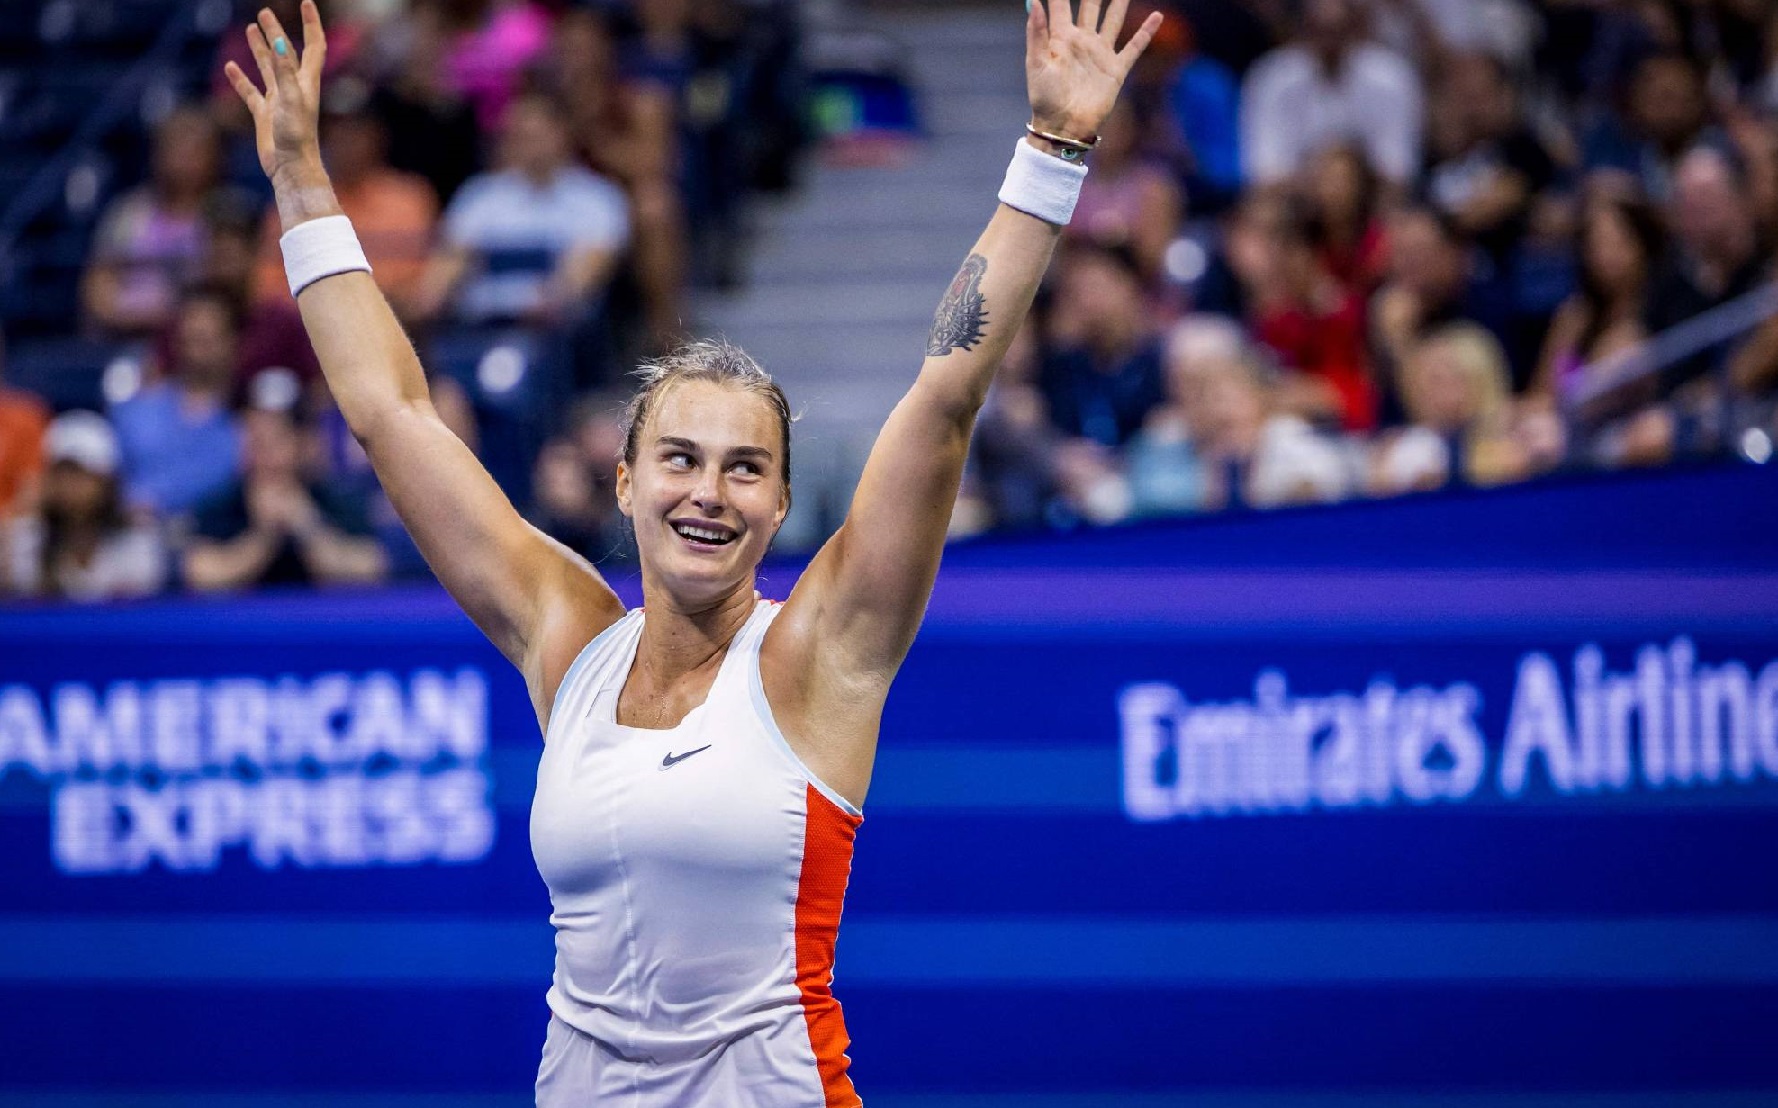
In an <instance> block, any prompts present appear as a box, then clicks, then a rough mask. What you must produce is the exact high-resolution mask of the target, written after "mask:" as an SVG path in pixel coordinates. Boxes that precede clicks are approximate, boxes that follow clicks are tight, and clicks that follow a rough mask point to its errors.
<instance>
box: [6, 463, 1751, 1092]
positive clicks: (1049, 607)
mask: <svg viewBox="0 0 1778 1108" xmlns="http://www.w3.org/2000/svg"><path fill="white" fill-rule="evenodd" d="M1746 472H1747V471H1728V474H1727V476H1726V477H1725V476H1724V474H1722V473H1710V472H1704V473H1698V474H1693V475H1690V477H1689V478H1686V477H1683V476H1682V477H1681V478H1680V480H1681V481H1682V482H1683V481H1684V480H1688V479H1689V480H1690V481H1691V482H1693V483H1692V484H1691V485H1690V486H1689V488H1687V489H1681V490H1679V491H1675V492H1674V493H1673V495H1674V496H1676V497H1682V498H1683V499H1684V500H1685V501H1686V503H1688V505H1690V506H1691V507H1690V508H1689V509H1688V510H1690V511H1692V512H1693V513H1694V516H1696V517H1697V518H1700V519H1702V520H1703V521H1704V522H1703V523H1701V524H1700V527H1699V529H1698V530H1697V531H1695V532H1694V534H1696V535H1704V534H1712V535H1715V536H1716V537H1717V538H1718V539H1720V540H1721V541H1720V542H1716V543H1714V544H1712V543H1706V542H1704V541H1703V540H1699V548H1698V550H1697V556H1696V558H1695V559H1694V560H1695V562H1696V564H1695V565H1691V566H1687V565H1684V564H1678V563H1679V561H1680V559H1679V558H1678V557H1677V556H1676V552H1678V551H1680V549H1681V548H1680V547H1677V546H1675V545H1674V544H1673V542H1672V539H1671V536H1669V535H1667V534H1665V533H1664V532H1656V533H1657V540H1656V541H1654V542H1653V543H1652V544H1651V545H1649V546H1647V547H1644V548H1642V549H1643V551H1644V554H1645V555H1646V556H1640V557H1639V556H1637V553H1636V549H1637V544H1636V538H1635V534H1636V532H1637V529H1638V528H1639V527H1641V524H1640V523H1639V522H1638V521H1637V519H1636V517H1635V516H1634V515H1631V514H1624V515H1620V516H1619V517H1618V521H1619V522H1618V527H1619V530H1618V531H1617V532H1614V533H1610V534H1604V533H1597V532H1595V534H1594V539H1593V541H1594V542H1596V543H1597V544H1598V545H1599V546H1600V547H1601V549H1602V550H1609V552H1610V555H1609V556H1606V557H1601V559H1600V562H1599V564H1598V565H1593V566H1587V565H1584V564H1579V563H1581V562H1583V561H1584V558H1583V557H1582V550H1581V548H1580V547H1578V546H1577V547H1575V548H1572V549H1567V552H1566V553H1565V554H1564V555H1563V556H1561V557H1553V556H1552V558H1551V559H1550V564H1549V565H1539V555H1538V549H1537V544H1538V543H1539V541H1540V536H1539V534H1538V533H1537V532H1536V531H1535V530H1534V529H1532V528H1531V527H1530V525H1528V524H1527V523H1526V518H1527V517H1528V516H1536V515H1538V513H1544V512H1547V510H1548V504H1547V498H1548V497H1550V496H1551V495H1556V494H1552V493H1551V492H1550V491H1549V490H1541V491H1540V490H1526V491H1525V492H1524V493H1523V495H1522V496H1521V495H1519V494H1512V493H1505V494H1499V495H1496V496H1494V497H1460V498H1456V499H1455V500H1447V499H1444V498H1432V499H1429V500H1426V501H1422V502H1421V503H1420V505H1419V507H1418V510H1419V511H1422V512H1425V513H1430V514H1432V515H1443V516H1447V517H1451V518H1457V517H1464V518H1468V515H1486V518H1475V519H1469V522H1466V523H1464V524H1463V526H1464V527H1467V528H1469V529H1471V530H1472V531H1473V532H1474V533H1476V534H1483V533H1488V534H1495V533H1516V534H1518V535H1519V536H1520V540H1519V541H1520V543H1521V544H1522V546H1523V548H1524V551H1523V555H1522V558H1521V559H1519V560H1517V561H1515V560H1514V559H1513V558H1511V557H1507V556H1504V555H1505V554H1506V553H1509V552H1510V549H1509V544H1506V543H1505V542H1504V541H1502V542H1500V543H1499V544H1498V545H1497V548H1496V550H1497V553H1496V554H1495V555H1494V556H1489V557H1479V558H1464V559H1459V558H1447V557H1443V556H1437V555H1433V554H1429V555H1428V556H1427V557H1424V558H1422V559H1420V560H1418V561H1415V560H1414V559H1412V558H1410V557H1407V556H1406V554H1405V553H1404V548H1407V547H1411V546H1412V544H1413V543H1414V542H1415V541H1417V540H1416V535H1415V534H1414V533H1413V531H1412V529H1411V528H1409V529H1404V530H1403V531H1401V532H1399V533H1398V534H1397V540H1398V541H1397V542H1396V544H1395V545H1394V546H1393V547H1391V556H1390V557H1389V558H1387V559H1380V560H1379V561H1378V562H1377V563H1376V564H1366V562H1365V560H1364V559H1362V558H1358V557H1353V558H1351V559H1349V560H1346V561H1344V562H1338V561H1334V562H1330V561H1329V560H1328V552H1329V551H1337V550H1340V549H1342V547H1341V544H1342V543H1344V544H1346V548H1348V549H1351V548H1354V547H1357V546H1361V545H1363V544H1366V543H1374V542H1375V541H1376V536H1375V534H1374V530H1373V528H1374V526H1375V524H1376V522H1377V520H1378V518H1379V517H1378V516H1377V515H1374V514H1368V513H1367V511H1366V510H1365V509H1364V508H1362V507H1361V508H1359V509H1355V510H1353V511H1349V512H1343V513H1342V512H1330V513H1313V514H1312V515H1313V517H1314V518H1318V519H1319V520H1321V522H1320V523H1319V524H1312V523H1310V522H1308V521H1306V519H1305V517H1303V516H1297V515H1292V516H1282V517H1254V518H1250V519H1248V520H1246V521H1234V522H1232V523H1231V522H1228V521H1222V522H1215V523H1211V524H1205V525H1192V524H1178V525H1171V526H1151V527H1143V528H1136V529H1132V530H1130V531H1128V532H1117V533H1113V534H1109V535H1094V536H1082V537H1079V538H1075V539H1059V540H1057V539H1046V540H1031V541H1029V542H1026V543H1023V544H1021V543H1013V542H1005V541H996V542H994V543H989V544H981V545H979V546H976V547H965V548H961V549H959V550H958V551H956V552H955V556H954V557H952V558H951V559H950V560H949V563H948V566H947V569H946V571H945V572H944V574H943V575H941V578H940V582H939V586H938V590H937V592H936V594H935V596H934V598H933V601H932V605H931V608H930V610H929V613H928V617H927V621H926V625H925V628H924V630H923V631H922V633H921V636H920V639H919V641H918V643H917V644H916V646H915V648H914V651H913V653H912V654H911V656H910V657H909V659H908V661H907V664H906V666H905V667H904V669H903V671H902V673H901V675H900V677H899V678H898V680H897V683H896V687H895V692H894V693H893V695H892V697H891V701H890V706H889V710H888V712H887V715H886V718H885V720H884V727H883V745H882V752H881V755H880V758H879V764H878V772H877V776H876V779H875V781H874V782H873V785H872V789H871V794H870V798H869V802H868V803H867V805H866V820H865V824H864V826H863V828H862V829H861V831H860V836H859V841H858V847H857V854H856V858H855V863H854V872H853V878H852V884H851V888H850V892H849V895H848V900H847V907H846V917H845V923H844V925H843V927H842V930H841V935H840V944H839V955H838V968H837V980H836V984H835V992H836V995H837V996H838V997H839V998H840V1000H841V1002H842V1003H843V1004H844V1005H845V1008H846V1013H847V1020H848V1024H849V1026H850V1029H851V1032H852V1036H853V1047H852V1050H851V1056H852V1058H853V1062H854V1067H853V1073H854V1076H855V1079H856V1080H857V1082H858V1084H859V1088H860V1090H861V1092H862V1093H863V1094H864V1096H865V1098H866V1101H867V1103H870V1104H872V1105H891V1106H895V1105H903V1106H908V1108H912V1106H914V1105H921V1106H926V1108H937V1106H939V1105H963V1104H969V1105H975V1106H978V1108H986V1106H987V1105H990V1104H992V1105H996V1106H1010V1105H1014V1104H1019V1105H1033V1106H1035V1105H1039V1104H1041V1105H1045V1106H1049V1108H1060V1106H1061V1105H1064V1104H1068V1105H1074V1104H1079V1105H1088V1104H1092V1105H1100V1104H1104V1105H1129V1106H1133V1105H1138V1104H1142V1105H1154V1104H1162V1103H1192V1104H1211V1103H1215V1104H1231V1105H1233V1104H1244V1105H1254V1106H1257V1105H1261V1104H1264V1105H1278V1104H1284V1103H1292V1104H1295V1103H1303V1104H1314V1103H1327V1102H1329V1101H1328V1099H1327V1098H1329V1097H1334V1096H1336V1095H1337V1097H1338V1100H1337V1102H1338V1103H1342V1104H1344V1103H1365V1104H1383V1103H1441V1101H1438V1100H1436V1099H1429V1098H1433V1097H1435V1095H1446V1096H1451V1097H1458V1098H1467V1099H1459V1100H1453V1101H1451V1103H1463V1104H1465V1105H1474V1104H1480V1103H1490V1104H1492V1103H1501V1104H1506V1103H1512V1104H1521V1105H1527V1104H1533V1103H1538V1104H1546V1103H1569V1102H1572V1099H1571V1098H1573V1097H1576V1096H1579V1095H1581V1094H1583V1093H1584V1094H1586V1095H1587V1096H1588V1097H1589V1098H1593V1099H1589V1100H1588V1103H1610V1104H1631V1103H1638V1104H1640V1103H1656V1102H1658V1101H1656V1100H1647V1099H1636V1098H1638V1097H1643V1098H1646V1097H1650V1096H1654V1097H1677V1098H1678V1099H1679V1100H1681V1101H1682V1102H1685V1103H1710V1104H1730V1103H1734V1104H1741V1103H1748V1104H1752V1103H1771V1102H1774V1098H1778V1052H1774V1051H1773V1050H1772V1049H1771V1048H1770V1041H1771V1033H1772V1031H1773V1029H1774V1028H1778V880H1775V878H1778V866H1775V864H1774V861H1773V844H1774V843H1778V548H1774V549H1773V550H1769V551H1768V552H1767V557H1766V559H1765V560H1764V561H1763V562H1762V561H1761V559H1760V558H1759V557H1758V556H1757V554H1756V553H1750V549H1751V548H1747V549H1743V548H1739V547H1737V546H1736V544H1737V543H1745V542H1746V537H1747V534H1748V532H1747V528H1748V527H1753V528H1755V529H1756V530H1757V529H1758V528H1764V527H1767V526H1768V523H1767V522H1764V520H1768V519H1770V518H1771V517H1772V513H1771V507H1772V506H1773V504H1774V503H1778V500H1774V499H1766V500H1764V502H1763V505H1760V504H1749V503H1747V497H1748V495H1749V489H1750V488H1752V489H1755V490H1757V491H1760V492H1761V493H1762V494H1766V493H1771V492H1772V491H1773V489H1774V486H1773V485H1772V483H1771V482H1770V481H1767V482H1766V483H1765V484H1763V485H1757V486H1750V485H1747V484H1745V483H1743V482H1745V481H1746V480H1747V478H1746V476H1745V474H1746ZM1672 480H1673V478H1672V477H1671V476H1670V475H1661V476H1658V477H1655V478H1650V481H1651V483H1661V482H1670V481H1672ZM1664 487H1666V486H1664ZM1672 487H1673V488H1675V489H1677V488H1678V487H1677V486H1672ZM1725 489H1726V490H1728V492H1729V494H1730V495H1726V496H1723V497H1721V498H1720V499H1719V500H1718V501H1717V511H1718V513H1719V514H1716V515H1712V514H1711V509H1710V508H1709V507H1708V506H1706V507H1704V508H1699V507H1698V504H1699V503H1700V501H1701V500H1707V499H1708V497H1709V495H1710V493H1711V492H1712V490H1715V491H1717V492H1721V491H1723V490H1725ZM1558 492H1559V490H1558ZM1617 494H1621V495H1620V496H1619V503H1618V508H1619V509H1620V510H1624V511H1626V512H1627V511H1628V510H1629V509H1628V508H1627V507H1626V506H1627V505H1630V504H1633V503H1635V497H1637V496H1641V497H1644V498H1645V500H1644V502H1645V503H1646V498H1647V497H1650V496H1657V495H1665V494H1663V493H1660V492H1659V490H1656V491H1655V492H1650V490H1649V488H1648V487H1638V486H1637V485H1636V484H1634V483H1627V484H1619V485H1617V486H1615V487H1614V489H1610V490H1606V491H1604V492H1600V491H1599V490H1594V495H1595V499H1598V498H1609V497H1610V496H1612V495H1617ZM1539 498H1544V499H1543V500H1540V499H1539ZM1539 504H1542V505H1543V506H1542V507H1538V505H1539ZM1458 507H1461V508H1463V511H1457V510H1456V509H1457V508H1458ZM1756 509H1763V511H1762V510H1756ZM1382 510H1383V511H1385V512H1387V513H1399V512H1400V511H1402V509H1397V508H1384V509H1382ZM1408 510H1410V511H1412V510H1414V509H1412V508H1410V509H1408ZM1466 513H1467V514H1468V515H1466ZM1754 517H1759V518H1760V520H1761V521H1760V522H1755V523H1752V524H1745V523H1743V522H1740V521H1745V520H1747V519H1750V518H1754ZM1392 518H1393V519H1394V521H1395V522H1396V523H1400V521H1401V519H1402V516H1401V515H1400V514H1394V515H1393V516H1392ZM1316 527H1319V529H1320V533H1319V535H1316V534H1314V533H1313V532H1314V530H1315V528H1316ZM1711 527H1715V528H1716V530H1715V531H1711V530H1710V528H1711ZM1281 534H1288V535H1290V536H1291V538H1292V541H1293V542H1302V543H1303V546H1302V549H1303V551H1304V553H1303V554H1301V555H1299V556H1298V557H1297V558H1295V559H1294V563H1295V564H1291V563H1292V562H1293V559H1291V558H1287V557H1283V556H1281V555H1279V553H1278V550H1277V548H1276V544H1277V543H1278V542H1279V541H1280V540H1279V536H1280V535H1281ZM1737 536H1739V537H1737ZM1200 539H1202V540H1204V541H1203V542H1202V543H1200V542H1199V540H1200ZM1443 541H1445V540H1442V539H1439V538H1437V537H1429V538H1427V542H1428V543H1429V544H1430V545H1431V547H1433V548H1437V547H1438V546H1439V544H1440V543H1441V542H1443ZM1549 541H1550V542H1552V543H1554V542H1556V541H1557V539H1556V538H1550V540H1549ZM1119 543H1123V544H1126V546H1127V549H1128V557H1127V558H1125V559H1123V560H1120V559H1119V558H1116V557H1113V556H1112V552H1113V551H1114V550H1115V549H1116V548H1117V544H1119ZM1242 544H1247V545H1249V546H1251V547H1252V548H1253V549H1270V550H1271V551H1272V553H1273V555H1274V556H1273V557H1272V558H1270V559H1267V558H1256V559H1254V563H1255V564H1254V565H1252V566H1249V567H1242V566H1239V565H1234V564H1231V563H1233V562H1235V561H1237V560H1238V559H1236V558H1235V557H1234V555H1235V554H1236V553H1238V552H1239V550H1240V549H1241V548H1242ZM1071 547H1078V548H1079V549H1080V550H1081V552H1082V554H1083V556H1082V557H1081V559H1080V560H1079V561H1078V562H1076V563H1073V564H1070V562H1069V560H1068V558H1067V557H1066V554H1067V551H1068V550H1069V549H1070V548H1071ZM1207 547H1208V548H1215V549H1220V550H1222V551H1223V552H1224V554H1226V555H1228V557H1226V558H1225V559H1222V560H1221V564H1211V563H1201V564H1200V563H1197V562H1195V557H1196V555H1198V554H1201V553H1202V552H1203V550H1204V549H1206V548H1207ZM1565 549H1566V548H1565ZM1021 551H1023V556H1021ZM795 571H796V567H795V566H778V567H772V568H770V569H769V570H768V571H767V572H766V573H765V575H764V577H763V579H762V583H761V588H762V590H763V591H765V592H766V594H767V595H777V596H782V595H784V594H785V592H786V591H787V589H788V587H789V585H790V584H792V583H793V582H794V580H795ZM619 584H620V591H623V592H624V593H625V595H626V598H627V599H628V600H629V601H630V602H632V603H634V602H636V601H637V600H638V599H639V598H638V596H637V594H636V592H635V583H634V582H633V581H624V582H620V583H619ZM539 748H540V739H539V736H538V732H537V725H536V722H535V719H534V717H533V715H532V712H531V708H530V705H529V703H528V700H527V698H526V695H525V690H524V688H523V684H522V682H521V681H520V679H519V677H518V675H517V674H516V673H515V672H513V671H512V670H511V669H510V668H509V667H508V666H506V664H505V663H504V661H503V660H501V659H500V658H499V656H498V655H497V654H496V653H495V652H494V651H493V650H492V648H491V647H489V646H488V645H487V644H486V642H485V641H483V640H482V639H481V637H480V636H479V634H477V633H476V631H475V630H474V628H473V627H471V626H470V625H469V624H468V622H467V621H466V620H464V619H463V618H462V617H461V616H460V615H459V614H458V613H457V612H456V610H455V609H454V607H453V606H452V605H451V604H450V602H449V600H448V599H447V598H445V597H443V596H442V595H441V594H439V593H437V592H436V591H432V590H416V591H408V592H390V593H378V594H336V595H325V596H293V597H265V598H251V599H237V600H226V601H177V602H162V603H155V604H149V605H143V606H139V607H126V608H118V609H109V610H104V611H65V610H55V611H51V610H42V611H34V610H26V609H20V610H16V611H12V612H8V613H3V614H0V842H4V844H5V849H4V850H0V1105H11V1104H67V1105H73V1104H93V1103H106V1104H110V1103H116V1104H126V1103H127V1104H156V1105H161V1104H167V1105H171V1104H218V1105H220V1104H255V1105H272V1104H278V1105H286V1104H294V1103H363V1104H406V1103H410V1102H411V1103H413V1104H420V1103H425V1104H463V1105H469V1104H476V1105H487V1106H492V1105H507V1104H523V1103H527V1102H528V1100H529V1087H530V1081H531V1079H532V1076H533V1074H534V1072H535V1066H536V1060H537V1057H538V1052H539V1050H540V1048H541V1043H542V1036H543V1029H544V1024H545V1021H546V1019H547V1011H546V1010H545V1008H544V1006H543V993H544V990H545V988H546V987H547V985H548V981H549V976H550V961H551V940H550V929H549V926H548V923H547V917H548V910H549V909H548V900H547V897H546V895H545V892H544V889H543V886H542V883H541V881H540V879H539V878H538V877H537V875H536V871H535V869H534V868H533V865H532V861H531V857H530V849H529V844H528V842H527V837H526V836H527V818H528V807H529V803H530V797H531V791H532V787H533V784H534V780H535V774H536V766H537V757H538V752H539ZM1181 1098H1188V1099H1181ZM1477 1098H1482V1099H1477Z"/></svg>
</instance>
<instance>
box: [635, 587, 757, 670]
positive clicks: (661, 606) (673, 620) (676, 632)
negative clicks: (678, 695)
mask: <svg viewBox="0 0 1778 1108" xmlns="http://www.w3.org/2000/svg"><path fill="white" fill-rule="evenodd" d="M643 591H644V594H645V597H644V602H645V603H646V605H647V607H648V618H647V619H646V620H645V621H644V622H643V624H642V642H641V644H640V645H639V646H638V647H637V656H638V657H639V658H642V659H644V660H645V663H646V665H647V667H648V672H649V673H650V674H651V675H653V677H654V678H655V679H656V680H658V681H659V682H660V683H662V684H670V683H672V682H673V681H675V680H677V679H679V678H681V677H684V676H685V675H686V674H688V673H693V672H696V671H697V670H700V669H702V668H704V667H705V666H707V665H709V664H710V662H711V661H712V660H714V659H715V658H717V657H719V656H720V655H721V654H722V653H723V652H724V651H725V650H727V649H728V645H729V643H730V642H732V641H734V637H735V636H736V635H738V634H740V632H741V627H742V625H743V624H745V623H746V622H747V617H749V616H751V615H752V614H753V605H754V601H755V600H756V599H757V596H756V594H755V593H754V591H753V579H752V578H751V577H749V578H748V579H747V580H745V581H744V582H742V583H741V585H740V586H739V587H738V588H736V589H734V590H732V591H731V592H729V593H728V594H727V595H726V596H723V597H720V598H719V599H717V600H715V601H714V602H711V603H709V604H704V605H684V604H680V603H678V602H677V601H676V600H674V598H673V597H672V596H670V595H668V594H667V592H666V590H665V589H659V588H656V589H649V588H646V587H644V590H643Z"/></svg>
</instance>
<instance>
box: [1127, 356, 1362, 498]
mask: <svg viewBox="0 0 1778 1108" xmlns="http://www.w3.org/2000/svg"><path fill="white" fill-rule="evenodd" d="M1186 326H1194V324H1193V323H1192V321H1187V324H1186ZM1172 354H1173V355H1174V356H1173V358H1172V360H1171V364H1170V365H1169V372H1168V378H1167V407H1166V409H1164V411H1163V412H1162V413H1157V415H1156V417H1155V418H1154V420H1152V421H1151V423H1150V425H1149V427H1148V428H1147V429H1146V430H1145V432H1144V437H1143V439H1142V440H1140V441H1139V444H1138V445H1137V447H1136V458H1137V460H1136V462H1135V464H1133V466H1132V475H1133V480H1132V484H1133V500H1134V505H1135V507H1136V510H1137V511H1153V510H1161V509H1162V508H1164V507H1165V506H1166V505H1167V504H1169V503H1177V502H1178V501H1179V500H1181V499H1184V500H1196V502H1197V504H1198V506H1199V507H1201V508H1204V509H1216V508H1230V507H1249V508H1273V507H1280V506H1283V505H1287V504H1308V503H1324V502H1329V501H1335V500H1340V499H1342V498H1343V497H1345V496H1346V495H1347V493H1348V492H1349V491H1350V488H1351V479H1350V477H1349V473H1348V470H1349V467H1348V465H1347V462H1346V459H1345V458H1344V456H1343V455H1342V454H1341V452H1340V449H1339V448H1338V447H1337V446H1336V445H1335V444H1334V443H1333V442H1331V441H1329V440H1328V439H1326V438H1324V437H1322V436H1321V435H1319V434H1317V433H1316V432H1315V431H1314V430H1313V429H1312V428H1311V427H1310V426H1309V425H1308V424H1307V423H1305V422H1304V421H1303V420H1302V419H1301V418H1299V417H1298V416H1295V415H1292V414H1289V413H1286V412H1282V411H1278V410H1277V408H1276V403H1275V401H1276V393H1275V392H1274V391H1273V389H1272V388H1271V387H1270V385H1269V382H1268V380H1267V376H1268V374H1267V369H1266V367H1265V366H1264V365H1263V364H1262V363H1261V362H1260V361H1259V359H1258V358H1257V357H1256V356H1255V354H1254V352H1253V350H1252V348H1251V347H1250V346H1248V344H1246V343H1245V342H1239V341H1231V340H1230V338H1229V337H1219V336H1215V335H1202V334H1200V335H1198V336H1193V337H1192V338H1187V339H1182V340H1180V341H1178V342H1176V343H1175V344H1174V346H1173V349H1172ZM1182 447H1183V449H1182ZM1151 452H1154V453H1161V452H1165V453H1169V454H1171V455H1173V457H1174V460H1175V461H1177V462H1179V463H1180V464H1182V465H1183V466H1186V467H1192V468H1195V469H1196V470H1197V475H1196V476H1195V477H1194V478H1191V479H1189V480H1188V481H1187V482H1183V483H1181V484H1180V485H1179V486H1176V487H1163V486H1162V484H1161V482H1159V481H1157V480H1156V478H1155V473H1154V471H1155V468H1156V467H1155V465H1154V459H1153V458H1152V457H1150V453H1151ZM1194 484H1196V485H1198V487H1196V488H1193V487H1192V486H1193V485H1194Z"/></svg>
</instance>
